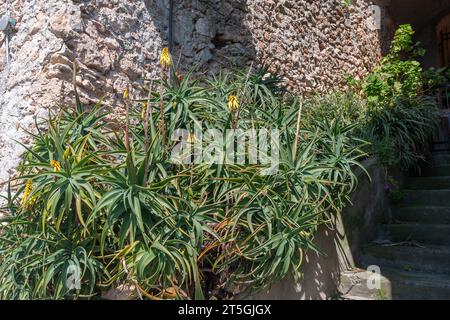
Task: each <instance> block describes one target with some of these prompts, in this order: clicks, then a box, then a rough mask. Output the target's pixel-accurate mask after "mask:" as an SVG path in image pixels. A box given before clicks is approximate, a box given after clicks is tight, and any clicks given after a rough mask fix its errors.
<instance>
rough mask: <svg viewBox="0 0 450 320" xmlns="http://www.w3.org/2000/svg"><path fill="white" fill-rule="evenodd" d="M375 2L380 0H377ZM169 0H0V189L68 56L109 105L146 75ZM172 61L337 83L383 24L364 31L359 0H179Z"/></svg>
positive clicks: (367, 65)
mask: <svg viewBox="0 0 450 320" xmlns="http://www.w3.org/2000/svg"><path fill="white" fill-rule="evenodd" d="M380 1H382V0H380ZM168 2H169V1H168V0H126V1H120V0H0V14H1V13H4V12H5V11H6V7H7V4H8V3H9V8H10V10H11V15H12V16H13V17H14V18H15V19H16V20H17V26H16V27H15V30H14V31H13V32H12V34H11V35H10V51H11V61H10V64H9V65H6V64H5V61H4V56H5V48H4V47H5V46H4V42H5V41H4V37H3V36H0V48H1V49H0V189H1V188H2V185H3V186H4V185H5V182H6V181H7V180H8V178H9V177H10V175H11V174H12V172H13V168H14V167H15V166H16V165H17V164H18V162H19V161H20V155H21V153H22V152H23V148H21V147H19V146H18V145H17V144H16V142H15V141H14V140H19V141H21V142H23V143H25V144H27V143H29V142H30V141H27V139H26V138H25V137H26V136H25V134H24V132H23V130H21V129H20V127H22V128H25V129H28V130H32V129H33V117H34V116H36V115H39V114H41V113H43V114H45V110H46V108H47V107H52V106H55V105H64V104H65V102H68V101H71V99H72V91H71V89H72V88H71V87H72V86H71V77H72V61H74V60H77V61H78V64H79V74H78V76H77V84H78V85H79V87H80V91H81V95H82V98H83V100H84V101H85V102H90V103H94V102H96V101H98V99H99V98H102V97H103V96H105V97H106V99H105V103H107V104H112V103H113V102H114V99H115V98H116V97H117V96H118V93H120V92H121V90H122V88H123V86H124V84H125V83H127V82H130V83H136V82H137V81H138V80H140V79H142V77H143V76H145V77H153V76H154V75H155V74H156V72H157V70H158V69H157V68H155V66H156V65H157V62H158V55H159V52H160V50H161V47H162V46H166V45H167V40H168V39H167V34H168V23H167V21H168ZM175 2H176V6H175V10H174V16H173V21H174V50H173V56H174V60H175V62H176V63H177V65H178V66H179V67H180V69H183V70H186V69H189V68H191V67H194V66H197V67H199V68H200V70H209V71H212V72H214V71H216V70H218V69H219V68H220V67H230V66H232V65H236V66H240V67H243V66H248V65H250V63H251V62H254V64H253V65H254V66H257V65H261V64H267V65H269V66H270V67H271V69H272V70H277V69H278V70H279V71H280V73H281V74H282V76H284V77H285V78H286V79H287V80H288V84H289V87H290V88H291V89H293V90H295V91H297V92H299V93H313V92H316V91H321V92H324V91H329V90H332V89H333V88H339V87H340V88H342V87H345V82H344V78H345V75H347V74H351V75H353V76H356V77H359V76H362V75H364V74H366V73H367V71H368V70H370V69H371V68H372V67H373V66H374V65H375V64H376V63H377V62H378V60H379V58H380V55H381V52H382V48H383V39H384V34H385V33H386V31H385V30H381V32H380V31H371V30H370V29H369V28H368V26H367V24H366V20H367V17H368V7H369V2H368V0H352V5H351V6H350V7H348V8H346V7H343V6H342V0H223V1H220V0H178V1H175Z"/></svg>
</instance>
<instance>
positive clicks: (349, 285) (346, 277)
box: [339, 269, 391, 300]
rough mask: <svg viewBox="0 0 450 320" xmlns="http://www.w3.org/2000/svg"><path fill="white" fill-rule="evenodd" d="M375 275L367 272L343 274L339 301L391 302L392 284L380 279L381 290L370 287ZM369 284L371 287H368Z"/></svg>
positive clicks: (382, 278)
mask: <svg viewBox="0 0 450 320" xmlns="http://www.w3.org/2000/svg"><path fill="white" fill-rule="evenodd" d="M371 277H373V273H372V272H369V271H365V270H361V269H358V270H354V271H353V270H352V271H343V272H341V278H340V282H339V292H340V297H339V299H343V300H391V283H390V281H389V279H387V278H385V277H383V276H381V277H380V288H372V287H371V286H370V284H371V282H370V280H371ZM368 283H369V285H368Z"/></svg>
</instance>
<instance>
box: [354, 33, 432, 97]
mask: <svg viewBox="0 0 450 320" xmlns="http://www.w3.org/2000/svg"><path fill="white" fill-rule="evenodd" d="M413 35H414V30H413V28H412V27H411V25H409V24H404V25H400V26H399V28H398V29H397V30H396V32H395V35H394V39H393V41H392V44H391V48H390V51H389V53H388V54H387V55H386V56H385V57H384V58H383V59H382V60H381V63H380V65H379V66H378V67H376V68H375V69H374V70H373V71H372V72H371V73H370V74H369V75H368V76H367V77H366V78H365V79H363V80H362V81H355V80H352V79H351V82H352V83H353V84H355V85H357V86H358V87H359V88H360V90H361V91H362V93H363V95H364V97H365V98H367V100H368V102H369V103H370V104H372V105H374V106H382V105H390V106H393V105H395V103H396V99H397V98H398V97H404V98H414V97H416V96H417V95H418V94H419V93H420V90H421V89H422V67H421V65H420V63H419V62H418V61H416V60H415V59H416V58H417V57H419V56H422V55H423V54H424V50H423V49H421V48H420V43H414V42H413Z"/></svg>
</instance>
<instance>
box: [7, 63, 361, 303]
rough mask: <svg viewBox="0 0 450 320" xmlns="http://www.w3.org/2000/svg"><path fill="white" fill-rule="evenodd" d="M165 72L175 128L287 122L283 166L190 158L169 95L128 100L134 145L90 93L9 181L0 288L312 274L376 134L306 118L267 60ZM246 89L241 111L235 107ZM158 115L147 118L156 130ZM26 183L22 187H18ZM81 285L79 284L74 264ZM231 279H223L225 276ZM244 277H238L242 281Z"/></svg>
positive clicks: (18, 293)
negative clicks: (172, 75)
mask: <svg viewBox="0 0 450 320" xmlns="http://www.w3.org/2000/svg"><path fill="white" fill-rule="evenodd" d="M180 80H181V81H175V82H174V83H172V84H168V83H163V84H164V90H163V104H164V108H165V117H166V119H165V123H166V124H167V128H166V129H167V130H166V131H165V135H166V137H165V139H166V141H167V142H168V141H170V140H169V137H170V136H171V135H172V133H173V130H174V129H176V128H177V127H186V128H193V127H195V126H196V125H198V123H199V122H200V121H201V122H202V124H203V126H205V127H206V128H213V127H220V128H223V127H229V126H230V125H231V124H232V123H233V121H234V123H236V125H237V127H238V128H240V129H258V128H278V129H280V130H281V131H280V132H281V136H280V167H279V171H278V173H276V174H274V175H269V176H264V175H261V174H260V172H261V170H263V169H265V168H266V166H265V165H263V164H255V165H246V166H244V165H237V164H235V165H231V164H230V165H215V164H199V165H194V164H192V165H183V164H175V163H172V162H171V161H169V156H170V152H169V150H171V149H172V148H173V147H174V145H175V143H176V141H171V142H168V144H169V145H168V146H166V148H164V147H163V144H162V137H161V133H160V132H158V129H157V128H158V125H160V124H161V119H160V118H161V117H160V114H159V112H158V107H157V106H158V103H159V94H158V93H155V92H154V90H152V92H153V93H150V95H149V98H148V100H149V102H150V103H149V106H150V107H149V109H150V110H148V114H149V115H150V116H149V118H148V123H147V120H146V118H145V117H144V118H142V116H143V115H144V113H141V105H142V102H143V101H145V100H147V99H145V98H143V99H138V100H136V101H135V102H130V101H125V103H129V106H130V108H129V110H130V114H129V117H130V126H129V131H128V136H129V140H130V148H129V149H127V146H126V143H125V141H126V135H125V133H123V132H120V131H119V132H114V131H110V129H109V127H108V126H107V122H106V121H105V117H106V116H107V114H106V113H105V112H104V111H103V110H101V109H99V108H98V107H96V108H94V109H93V110H91V111H88V110H87V109H85V108H84V107H83V105H82V104H81V103H80V102H79V101H78V103H77V107H76V108H75V109H74V110H72V111H70V110H69V111H64V112H60V113H59V114H51V115H50V116H49V120H47V121H45V122H44V123H41V124H39V126H38V127H39V128H43V127H47V128H49V129H48V130H45V131H44V130H38V133H37V134H36V135H34V136H33V138H34V145H33V147H32V148H30V149H28V151H27V153H26V154H25V155H24V162H23V164H22V165H21V175H20V176H19V177H18V178H17V179H15V180H13V181H11V189H10V192H9V195H8V196H7V200H8V205H7V207H6V208H4V210H7V213H8V216H7V218H5V220H4V221H3V222H5V224H3V225H2V227H0V228H1V230H0V232H1V234H2V236H1V238H0V248H1V249H0V259H1V264H0V279H1V280H0V297H1V298H4V299H29V298H55V299H61V298H93V297H98V296H99V295H100V293H101V292H102V291H104V290H106V289H108V288H111V287H115V286H117V285H119V284H124V283H125V284H130V285H133V286H135V287H136V288H137V293H136V294H137V295H140V296H143V297H146V298H150V299H161V298H196V299H203V298H214V297H216V298H223V297H227V296H228V295H229V293H227V292H228V291H227V290H230V291H231V289H232V288H233V287H234V288H240V290H241V291H242V292H243V293H244V292H247V290H257V289H259V288H263V287H265V286H267V285H270V284H271V283H273V282H274V281H276V280H277V279H281V278H284V277H285V276H286V275H287V274H288V273H290V272H292V273H293V275H294V276H295V277H296V278H299V277H301V264H302V261H303V257H304V254H305V252H307V251H309V250H314V251H317V252H320V249H319V248H317V247H316V246H315V245H314V244H313V240H314V235H315V232H316V231H317V229H318V227H319V226H320V225H321V224H323V223H327V222H328V221H329V220H330V219H331V218H332V217H333V215H334V214H335V213H336V212H340V211H341V210H342V208H344V207H345V206H346V205H347V204H348V203H349V197H350V194H351V192H352V191H353V190H354V188H355V187H356V185H357V181H356V177H355V175H354V174H353V172H352V168H353V167H354V166H359V163H358V159H360V158H362V157H363V156H364V152H363V151H362V150H361V148H362V147H363V146H364V145H365V142H363V141H361V140H358V139H355V138H353V136H352V132H353V131H354V129H355V125H354V124H351V123H348V122H343V121H342V120H341V119H339V118H337V119H328V120H327V121H315V120H313V119H311V121H308V123H304V124H303V123H302V125H301V126H300V127H297V118H298V113H299V110H300V104H299V101H298V99H290V98H289V99H288V98H286V99H285V98H284V96H279V93H280V92H282V89H281V86H280V84H281V82H280V79H279V78H278V77H276V76H271V75H268V74H267V73H266V71H265V70H259V71H258V72H256V73H247V72H245V73H242V72H235V73H233V74H222V75H219V76H217V77H216V78H214V79H212V80H205V81H198V80H192V79H191V76H190V75H189V74H188V75H186V76H185V77H184V78H183V79H180ZM230 94H236V95H237V96H238V97H239V100H240V107H239V116H236V114H235V115H234V117H235V119H232V117H233V115H231V114H230V111H229V110H228V108H227V99H228V96H229V95H230ZM147 127H148V130H147V129H146V128H147ZM13 186H14V188H18V189H17V190H16V192H14V190H13ZM73 266H76V267H77V268H79V270H81V272H80V275H81V289H79V290H70V288H68V284H67V283H68V282H67V281H68V279H69V276H70V272H69V271H70V269H69V268H71V267H73ZM220 288H222V289H220ZM236 290H237V289H236Z"/></svg>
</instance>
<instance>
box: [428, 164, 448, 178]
mask: <svg viewBox="0 0 450 320" xmlns="http://www.w3.org/2000/svg"><path fill="white" fill-rule="evenodd" d="M421 175H422V176H424V177H433V176H438V177H439V176H450V165H446V166H432V167H427V168H423V169H422V174H421Z"/></svg>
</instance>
